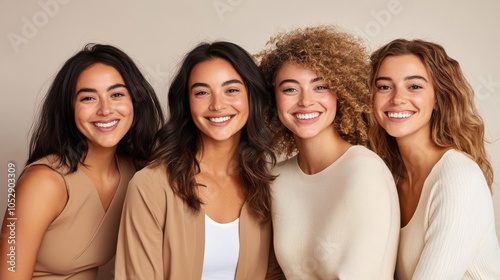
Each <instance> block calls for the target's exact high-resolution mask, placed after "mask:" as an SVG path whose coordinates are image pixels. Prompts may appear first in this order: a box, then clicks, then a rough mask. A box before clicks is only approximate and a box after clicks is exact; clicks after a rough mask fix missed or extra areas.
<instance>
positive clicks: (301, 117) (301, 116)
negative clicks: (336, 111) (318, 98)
mask: <svg viewBox="0 0 500 280" xmlns="http://www.w3.org/2000/svg"><path fill="white" fill-rule="evenodd" d="M321 114H322V113H321V112H318V111H314V112H295V113H293V114H292V115H293V117H294V118H295V119H297V120H298V121H301V122H307V121H314V120H316V119H317V118H318V117H319V116H321Z"/></svg>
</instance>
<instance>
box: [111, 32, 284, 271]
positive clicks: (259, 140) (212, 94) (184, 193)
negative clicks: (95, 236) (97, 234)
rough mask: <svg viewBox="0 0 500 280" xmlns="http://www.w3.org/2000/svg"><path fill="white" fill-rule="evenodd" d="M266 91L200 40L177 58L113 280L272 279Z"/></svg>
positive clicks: (225, 47)
mask: <svg viewBox="0 0 500 280" xmlns="http://www.w3.org/2000/svg"><path fill="white" fill-rule="evenodd" d="M267 94H269V93H268V92H267V90H266V86H265V82H264V80H263V78H262V76H261V74H260V72H259V70H258V67H257V65H256V64H255V62H254V61H253V59H252V57H251V56H250V55H249V54H248V53H247V52H246V51H245V50H244V49H242V48H241V47H239V46H238V45H235V44H233V43H229V42H214V43H212V44H208V43H202V44H200V45H198V46H197V47H195V48H194V49H193V50H192V51H191V52H189V53H188V54H187V55H186V57H185V58H184V61H183V63H182V65H181V67H180V69H179V71H178V73H177V75H176V76H175V78H174V80H173V82H172V85H171V87H170V90H169V93H168V101H169V113H170V118H169V120H168V121H167V123H166V125H165V126H164V127H163V128H162V129H160V131H159V132H158V134H157V138H156V143H155V145H156V148H155V150H154V152H153V157H152V161H151V164H150V165H149V166H148V167H146V168H145V169H143V170H142V171H140V172H138V173H137V174H136V175H135V176H134V178H133V179H132V181H131V182H130V185H129V190H128V193H127V197H126V203H125V205H124V210H123V215H122V221H121V227H120V233H119V241H118V250H117V258H116V265H115V268H116V279H264V278H266V274H267V277H268V278H272V277H274V278H275V279H279V278H280V277H281V276H280V275H281V270H280V269H279V267H277V263H276V262H275V259H274V253H273V252H272V251H270V248H272V245H271V242H272V233H271V224H270V218H271V215H270V203H271V198H270V191H269V185H270V183H271V181H272V180H273V179H274V177H273V176H271V175H270V173H269V169H268V167H269V165H270V164H271V165H274V163H275V161H276V160H275V158H274V156H273V154H272V152H271V150H270V139H271V135H270V131H269V130H268V129H267V128H266V126H265V125H264V119H263V118H264V116H265V110H266V109H267V106H268V104H266V102H265V100H267V98H266V95H267ZM269 256H271V257H269ZM268 263H269V266H268Z"/></svg>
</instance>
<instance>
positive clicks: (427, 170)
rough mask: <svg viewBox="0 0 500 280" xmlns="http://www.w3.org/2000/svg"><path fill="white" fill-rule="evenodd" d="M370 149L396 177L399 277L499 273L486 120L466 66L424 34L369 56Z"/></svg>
mask: <svg viewBox="0 0 500 280" xmlns="http://www.w3.org/2000/svg"><path fill="white" fill-rule="evenodd" d="M371 68H372V72H371V77H370V84H371V88H372V92H373V113H374V115H375V117H376V119H377V121H378V125H375V126H373V128H372V129H371V136H372V147H373V149H374V150H375V151H376V152H377V153H378V154H379V155H380V156H381V157H382V158H383V159H384V160H385V162H386V163H387V165H388V166H389V168H390V169H391V171H392V174H393V176H394V178H395V180H396V185H397V189H398V194H399V202H400V207H401V231H400V245H399V253H398V261H397V267H396V271H397V276H398V279H402V280H404V279H500V247H499V245H498V239H497V235H496V233H495V219H494V210H493V202H492V199H491V193H490V188H489V187H491V185H492V183H493V171H492V167H491V164H490V162H489V160H488V158H487V155H486V151H485V146H484V142H485V140H484V123H483V120H482V119H481V117H480V115H479V113H478V112H477V109H476V106H475V104H474V92H473V90H472V88H471V86H470V85H469V83H468V82H467V80H466V78H465V77H464V75H463V73H462V70H461V68H460V65H459V63H458V62H457V61H456V60H454V59H453V58H451V57H449V56H448V55H447V53H446V51H445V50H444V48H443V47H442V46H440V45H438V44H436V43H433V42H428V41H423V40H418V39H417V40H405V39H396V40H394V41H391V42H390V43H388V44H386V45H384V46H382V47H380V48H379V49H378V50H376V51H375V52H374V53H373V54H372V55H371Z"/></svg>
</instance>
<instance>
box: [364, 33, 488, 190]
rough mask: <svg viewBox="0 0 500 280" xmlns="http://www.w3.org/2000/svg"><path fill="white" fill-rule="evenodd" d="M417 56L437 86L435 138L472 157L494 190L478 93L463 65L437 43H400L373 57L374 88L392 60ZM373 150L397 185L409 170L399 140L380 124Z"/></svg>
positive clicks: (373, 130) (372, 132)
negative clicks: (382, 67)
mask: <svg viewBox="0 0 500 280" xmlns="http://www.w3.org/2000/svg"><path fill="white" fill-rule="evenodd" d="M399 55H415V56H417V57H418V58H420V60H421V61H422V63H423V64H424V65H425V68H426V69H427V70H428V71H429V73H430V75H431V77H432V80H433V82H434V89H435V94H436V104H437V108H436V110H434V112H433V114H432V118H431V137H432V140H433V142H434V143H435V144H436V145H438V146H439V147H450V148H453V149H456V150H458V151H461V152H464V153H466V154H468V155H469V156H470V157H471V158H472V159H473V160H474V161H476V162H477V164H478V165H479V167H480V168H481V170H482V171H483V174H484V176H485V178H486V181H487V183H488V186H489V187H490V189H491V185H492V184H493V169H492V166H491V164H490V162H489V160H488V157H487V155H486V150H485V145H484V144H485V139H484V123H483V120H482V118H481V116H480V115H479V113H478V111H477V109H476V106H475V104H474V91H473V89H472V87H471V86H470V84H469V83H468V82H467V80H466V78H465V77H464V75H463V73H462V70H461V68H460V64H459V63H458V62H457V61H456V60H454V59H453V58H451V57H449V56H448V55H447V54H446V51H445V50H444V48H443V47H442V46H440V45H438V44H436V43H432V42H428V41H423V40H419V39H416V40H406V39H396V40H393V41H391V42H390V43H388V44H387V45H385V46H382V47H381V48H379V49H378V50H376V51H375V52H373V54H372V55H371V73H370V87H371V92H373V93H374V92H375V91H376V86H375V79H376V76H377V72H378V70H379V68H380V65H381V64H382V62H383V60H384V59H385V58H386V57H388V56H399ZM370 138H371V142H370V144H371V148H372V149H373V150H374V151H375V152H376V153H377V154H379V155H380V156H381V157H382V158H383V159H384V160H385V162H386V164H387V165H388V166H389V169H390V170H391V171H392V173H393V176H394V179H395V180H396V182H397V181H398V180H399V179H401V178H403V177H404V176H405V175H406V170H405V167H404V164H403V160H402V158H401V153H400V152H399V149H398V146H397V143H396V140H395V138H394V137H392V136H390V135H389V134H387V132H385V130H384V129H383V128H382V127H381V126H380V125H378V124H376V125H374V126H372V127H371V129H370Z"/></svg>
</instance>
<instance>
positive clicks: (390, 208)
mask: <svg viewBox="0 0 500 280" xmlns="http://www.w3.org/2000/svg"><path fill="white" fill-rule="evenodd" d="M360 160H361V161H359V160H358V161H354V162H353V163H352V164H353V166H351V167H348V168H349V171H350V172H351V173H352V174H350V176H349V177H350V178H351V179H349V181H348V188H349V208H350V209H349V210H348V216H349V221H348V223H349V225H346V229H347V231H346V237H345V240H344V242H345V244H348V245H346V247H347V248H346V250H345V252H344V254H343V256H341V262H340V264H339V275H338V276H339V277H340V279H393V277H394V269H395V263H396V256H397V247H398V240H399V239H398V237H399V225H400V221H399V203H398V198H397V191H396V187H395V183H394V180H393V178H392V175H391V174H390V172H389V170H388V168H387V167H386V166H385V164H383V162H382V161H381V160H378V159H376V158H373V157H364V158H361V159H360ZM360 166H362V167H361V168H360ZM337 183H338V182H337Z"/></svg>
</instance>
